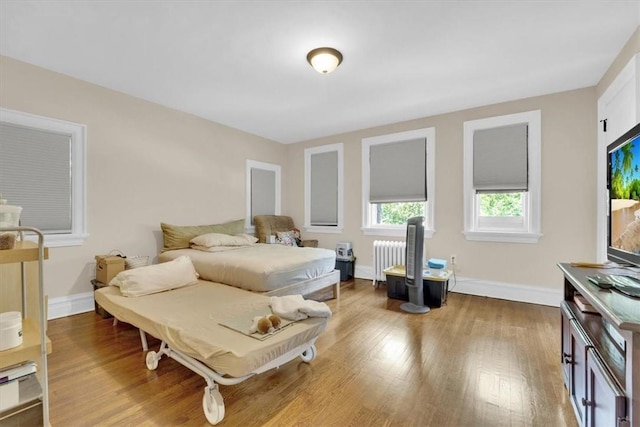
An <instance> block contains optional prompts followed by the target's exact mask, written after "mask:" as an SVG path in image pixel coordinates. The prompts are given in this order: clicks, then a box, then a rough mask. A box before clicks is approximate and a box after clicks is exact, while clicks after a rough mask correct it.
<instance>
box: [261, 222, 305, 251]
mask: <svg viewBox="0 0 640 427" xmlns="http://www.w3.org/2000/svg"><path fill="white" fill-rule="evenodd" d="M253 224H254V225H255V226H256V237H257V238H258V242H259V243H266V242H267V236H275V235H276V233H277V232H278V231H291V230H298V229H297V228H296V227H295V225H293V218H291V217H290V216H285V215H256V216H255V217H253ZM298 231H300V230H298ZM301 241H302V246H306V247H312V248H317V247H318V241H317V240H302V238H301Z"/></svg>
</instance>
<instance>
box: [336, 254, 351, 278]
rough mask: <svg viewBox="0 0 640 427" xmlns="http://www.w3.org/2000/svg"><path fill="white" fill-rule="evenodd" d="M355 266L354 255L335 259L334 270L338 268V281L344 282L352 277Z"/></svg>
mask: <svg viewBox="0 0 640 427" xmlns="http://www.w3.org/2000/svg"><path fill="white" fill-rule="evenodd" d="M355 268H356V257H352V258H351V259H336V270H340V281H341V282H346V281H347V280H351V279H353V273H354V271H355Z"/></svg>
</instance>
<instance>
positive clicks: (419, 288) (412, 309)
mask: <svg viewBox="0 0 640 427" xmlns="http://www.w3.org/2000/svg"><path fill="white" fill-rule="evenodd" d="M423 247H424V217H421V216H416V217H413V218H409V220H408V221H407V249H406V254H405V255H406V256H405V259H406V260H407V266H406V270H405V284H406V285H407V291H408V293H409V302H405V303H404V304H402V305H400V309H401V310H402V311H406V312H407V313H413V314H424V313H428V312H429V307H427V306H426V305H424V290H423V285H422V266H423V264H424V260H423V256H424V248H423Z"/></svg>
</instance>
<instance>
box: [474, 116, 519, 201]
mask: <svg viewBox="0 0 640 427" xmlns="http://www.w3.org/2000/svg"><path fill="white" fill-rule="evenodd" d="M527 129H528V128H527V124H526V123H519V124H515V125H509V126H503V127H497V128H491V129H481V130H476V131H475V132H474V133H473V187H474V188H475V190H476V191H477V192H505V191H512V192H516V191H528V189H529V186H528V177H529V172H528V153H527V139H528V138H527Z"/></svg>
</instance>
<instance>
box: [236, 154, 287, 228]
mask: <svg viewBox="0 0 640 427" xmlns="http://www.w3.org/2000/svg"><path fill="white" fill-rule="evenodd" d="M252 169H261V170H267V171H272V172H274V173H275V175H276V183H275V186H276V191H275V192H276V194H275V197H276V200H275V213H274V215H280V212H281V211H280V209H281V206H280V205H281V189H280V183H281V169H282V168H281V167H280V165H276V164H274V163H265V162H259V161H257V160H249V159H247V164H246V174H245V177H246V178H245V185H246V187H245V194H246V201H245V202H246V203H245V219H244V230H245V232H246V233H248V234H253V233H255V232H256V227H255V226H254V225H251V219H252V218H251V191H252V188H251V170H252Z"/></svg>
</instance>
